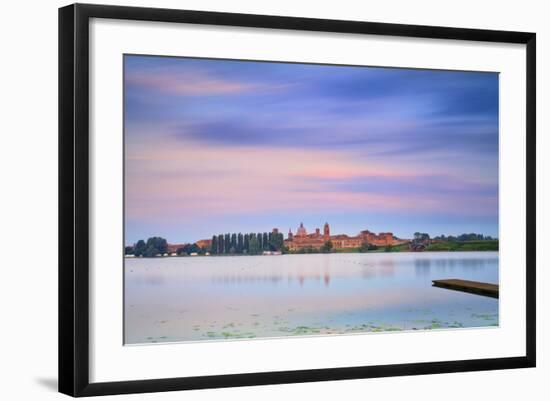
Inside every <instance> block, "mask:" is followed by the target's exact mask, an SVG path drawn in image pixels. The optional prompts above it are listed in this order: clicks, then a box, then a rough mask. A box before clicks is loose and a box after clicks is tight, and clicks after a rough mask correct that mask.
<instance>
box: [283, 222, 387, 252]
mask: <svg viewBox="0 0 550 401" xmlns="http://www.w3.org/2000/svg"><path fill="white" fill-rule="evenodd" d="M328 241H330V242H332V247H333V248H335V249H343V248H359V247H360V246H362V245H363V244H364V243H368V244H371V245H376V246H387V245H394V242H395V241H394V238H393V234H392V233H389V232H387V233H380V234H375V233H372V232H370V231H369V230H363V231H361V232H360V233H359V234H358V235H356V236H353V237H351V236H349V235H346V234H338V235H330V226H329V224H328V223H325V225H324V226H323V232H322V233H321V230H320V229H319V228H316V229H315V232H313V233H311V234H308V233H307V230H306V228H305V227H304V224H303V223H300V226H299V227H298V230H296V234H294V233H293V232H292V230H290V229H289V230H288V237H287V239H286V240H285V241H284V243H285V246H286V247H287V248H288V249H289V250H291V251H296V250H299V249H305V248H317V249H318V248H321V247H322V246H323V245H324V244H325V243H326V242H328Z"/></svg>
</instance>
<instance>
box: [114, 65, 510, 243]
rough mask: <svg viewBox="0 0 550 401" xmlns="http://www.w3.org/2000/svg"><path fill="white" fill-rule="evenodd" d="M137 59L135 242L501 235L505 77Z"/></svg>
mask: <svg viewBox="0 0 550 401" xmlns="http://www.w3.org/2000/svg"><path fill="white" fill-rule="evenodd" d="M124 57H125V58H124V119H125V120H124V141H125V241H126V243H127V244H132V243H135V242H136V241H137V240H139V239H147V238H148V237H151V236H161V237H164V238H166V239H167V240H168V242H170V243H184V242H194V241H197V240H199V239H205V238H211V237H212V235H213V234H220V233H233V232H237V233H238V232H242V233H247V232H264V231H271V229H272V228H274V227H277V228H279V230H281V231H282V232H284V233H285V234H286V233H287V232H288V230H289V228H291V229H292V231H293V232H295V231H296V228H297V227H298V226H299V224H300V223H301V222H303V223H304V225H305V226H306V228H307V229H308V232H309V231H314V229H315V228H317V227H319V228H321V229H322V226H323V224H324V223H325V222H328V223H329V224H330V226H331V233H332V234H340V233H345V234H348V235H356V234H357V233H358V232H359V231H361V230H365V229H368V230H370V231H373V232H380V231H383V232H388V231H390V232H393V233H394V235H396V236H398V237H400V238H411V237H412V235H413V233H414V232H416V231H420V232H427V233H429V234H430V235H432V236H435V235H440V234H445V235H458V234H461V233H470V232H475V233H481V234H485V235H491V236H498V112H499V111H498V73H487V72H461V71H440V70H419V69H401V68H399V69H398V68H380V67H364V66H337V65H316V64H298V63H274V62H257V61H239V60H215V59H197V58H180V57H158V56H138V55H125V56H124Z"/></svg>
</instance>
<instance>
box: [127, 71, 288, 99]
mask: <svg viewBox="0 0 550 401" xmlns="http://www.w3.org/2000/svg"><path fill="white" fill-rule="evenodd" d="M125 81H126V84H127V85H128V84H129V85H137V86H141V87H144V88H148V89H152V90H155V91H159V92H166V93H171V94H174V95H182V96H209V95H224V94H237V93H247V92H253V91H256V92H257V91H266V90H281V89H284V87H285V86H284V85H266V84H257V83H247V82H239V81H231V80H227V79H221V78H218V77H216V76H213V75H208V74H205V73H204V72H197V71H177V72H173V71H163V70H158V71H154V72H148V73H137V72H135V73H129V74H127V75H126V77H125Z"/></svg>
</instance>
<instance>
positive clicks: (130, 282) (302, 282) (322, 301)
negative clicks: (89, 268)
mask: <svg viewBox="0 0 550 401" xmlns="http://www.w3.org/2000/svg"><path fill="white" fill-rule="evenodd" d="M124 269H125V342H126V343H127V344H139V343H152V342H173V341H202V340H219V339H235V338H255V337H283V336H296V335H315V334H319V335H321V334H322V335H326V334H345V333H361V332H377V331H398V330H431V329H443V328H462V327H483V326H497V325H498V300H497V299H493V298H488V297H483V296H479V295H472V294H467V293H462V292H458V291H452V290H447V289H442V288H437V287H432V285H431V284H432V283H431V281H432V280H433V279H445V278H460V279H466V280H475V281H484V282H490V283H498V252H451V253H447V252H434V253H430V252H425V253H368V254H313V255H283V256H233V257H231V256H217V257H179V258H177V257H173V258H153V259H126V260H125V267H124Z"/></svg>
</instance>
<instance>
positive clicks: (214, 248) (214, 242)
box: [210, 235, 218, 255]
mask: <svg viewBox="0 0 550 401" xmlns="http://www.w3.org/2000/svg"><path fill="white" fill-rule="evenodd" d="M210 253H212V254H213V255H214V254H216V253H218V237H217V236H215V235H213V236H212V247H211V249H210Z"/></svg>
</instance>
